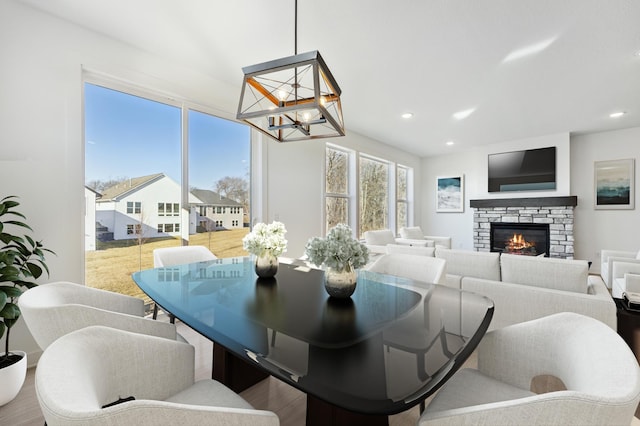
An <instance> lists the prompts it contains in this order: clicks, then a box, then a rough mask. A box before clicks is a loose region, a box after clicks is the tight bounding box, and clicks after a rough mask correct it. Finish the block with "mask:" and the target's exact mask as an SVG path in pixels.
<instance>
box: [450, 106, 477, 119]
mask: <svg viewBox="0 0 640 426" xmlns="http://www.w3.org/2000/svg"><path fill="white" fill-rule="evenodd" d="M475 110H476V109H475V108H469V109H465V110H463V111H458V112H456V113H455V114H453V117H454V118H455V119H456V120H464V119H465V118H467V117H468V116H470V115H471V114H473V111H475Z"/></svg>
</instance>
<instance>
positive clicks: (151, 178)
mask: <svg viewBox="0 0 640 426" xmlns="http://www.w3.org/2000/svg"><path fill="white" fill-rule="evenodd" d="M163 177H166V175H165V174H164V173H156V174H153V175H148V176H140V177H135V178H130V179H127V180H125V181H122V182H119V183H117V184H115V185H113V186H110V187H108V188H106V189H105V190H104V192H103V193H102V198H101V199H100V200H98V201H99V202H105V201H118V199H120V198H122V197H124V196H126V195H129V194H131V193H132V192H135V191H137V190H138V189H140V188H141V187H143V186H144V185H147V184H149V183H151V182H155V181H157V180H160V179H162V178H163Z"/></svg>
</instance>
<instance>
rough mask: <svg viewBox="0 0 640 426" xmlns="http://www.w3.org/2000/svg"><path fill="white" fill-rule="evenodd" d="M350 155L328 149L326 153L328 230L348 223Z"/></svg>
mask: <svg viewBox="0 0 640 426" xmlns="http://www.w3.org/2000/svg"><path fill="white" fill-rule="evenodd" d="M348 160H349V157H348V154H347V153H346V152H344V151H340V150H336V149H331V148H328V149H327V153H326V174H325V176H326V181H325V191H326V193H327V197H326V199H325V200H326V205H325V208H326V218H327V230H329V229H331V228H333V227H334V226H336V225H337V224H339V223H348V221H349V217H348V214H349V213H348V209H349V201H348V199H347V198H346V197H347V195H348V184H349V182H348V179H349V173H348V165H349V162H348Z"/></svg>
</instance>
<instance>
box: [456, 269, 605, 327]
mask: <svg viewBox="0 0 640 426" xmlns="http://www.w3.org/2000/svg"><path fill="white" fill-rule="evenodd" d="M590 286H591V287H592V288H591V289H590V290H589V291H590V292H589V293H584V294H583V293H574V292H570V291H563V290H556V289H550V288H544V287H532V286H528V285H521V284H512V283H507V282H502V281H492V280H483V279H480V278H472V277H464V278H462V290H467V291H472V292H474V293H479V294H482V295H484V296H487V297H488V298H490V299H492V300H493V302H494V304H495V311H494V314H493V320H492V321H491V324H490V326H489V329H490V330H495V329H498V328H502V327H505V326H507V325H511V324H517V323H521V322H525V321H529V320H532V319H536V318H541V317H544V316H547V315H551V314H555V313H558V312H575V313H578V314H583V315H586V316H589V317H592V318H595V319H597V320H600V321H602V322H603V323H605V324H606V325H608V326H609V327H611V328H612V329H613V330H616V329H617V317H616V305H615V302H614V301H613V299H612V298H611V295H610V294H609V292H608V291H607V289H606V288H605V287H604V284H603V283H602V281H600V280H598V281H596V282H590Z"/></svg>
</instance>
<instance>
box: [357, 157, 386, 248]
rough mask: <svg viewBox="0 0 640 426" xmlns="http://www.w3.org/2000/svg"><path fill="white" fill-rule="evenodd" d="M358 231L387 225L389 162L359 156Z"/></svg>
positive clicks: (362, 232) (383, 227) (361, 231)
mask: <svg viewBox="0 0 640 426" xmlns="http://www.w3.org/2000/svg"><path fill="white" fill-rule="evenodd" d="M359 186H360V191H359V198H360V200H359V201H360V214H359V217H360V223H359V225H360V232H359V235H360V236H362V235H363V234H364V233H365V232H366V231H371V230H376V229H386V228H388V227H389V198H388V195H389V163H388V162H385V161H382V160H378V159H375V158H372V157H366V156H363V155H361V156H360V175H359Z"/></svg>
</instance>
